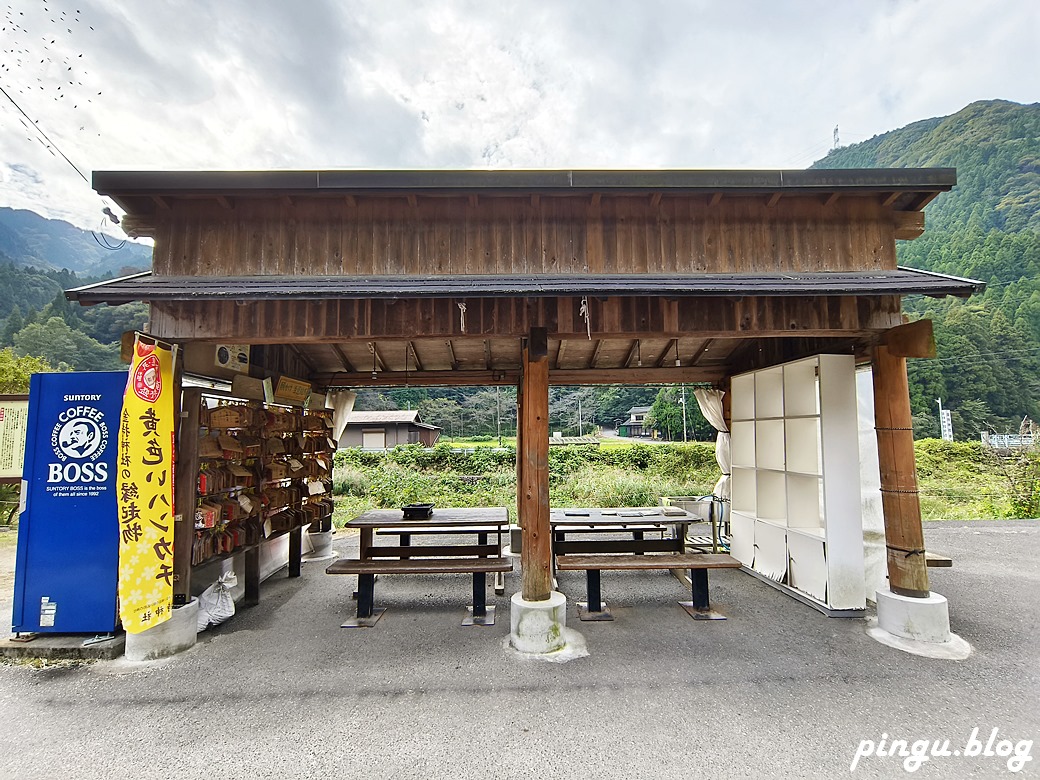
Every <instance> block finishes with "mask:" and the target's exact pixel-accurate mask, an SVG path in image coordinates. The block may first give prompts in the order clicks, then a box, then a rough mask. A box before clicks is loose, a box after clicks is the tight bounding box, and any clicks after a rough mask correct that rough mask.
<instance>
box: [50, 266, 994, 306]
mask: <svg viewBox="0 0 1040 780" xmlns="http://www.w3.org/2000/svg"><path fill="white" fill-rule="evenodd" d="M984 287H985V285H984V284H983V283H982V282H978V281H975V280H972V279H961V278H959V277H955V276H945V275H942V274H935V273H930V272H928V271H919V270H915V269H910V268H898V269H896V270H894V271H862V272H817V273H770V274H762V273H755V274H638V275H637V274H597V275H573V274H571V275H455V276H231V277H227V276H153V275H152V274H150V273H143V274H136V275H134V276H127V277H123V278H121V279H113V280H111V281H107V282H101V283H98V284H92V285H87V286H85V287H77V288H75V289H72V290H68V291H66V293H65V295H66V297H67V298H68V299H69V300H72V301H79V302H80V303H82V304H92V303H109V304H119V303H129V302H131V301H184V300H195V301H199V300H308V299H324V300H328V299H336V298H356V299H361V298H388V299H396V298H501V297H516V296H523V297H555V296H585V295H589V296H594V297H606V296H652V297H664V298H676V297H714V296H727V297H728V296H769V297H775V296H792V295H796V296H806V295H811V296H820V295H914V294H921V295H930V296H944V295H955V296H960V297H967V296H969V295H972V294H973V293H977V292H980V291H981V290H982V289H983V288H984Z"/></svg>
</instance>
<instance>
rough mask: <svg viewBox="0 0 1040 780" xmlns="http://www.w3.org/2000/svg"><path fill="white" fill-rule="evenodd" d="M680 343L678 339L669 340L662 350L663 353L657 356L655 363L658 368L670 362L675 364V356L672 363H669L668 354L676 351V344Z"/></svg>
mask: <svg viewBox="0 0 1040 780" xmlns="http://www.w3.org/2000/svg"><path fill="white" fill-rule="evenodd" d="M678 343H679V340H678V339H671V340H670V341H669V342H668V344H667V346H665V348H664V349H663V350H662V351H661V354H660V355H658V356H657V360H656V361H654V365H655V366H657V367H658V368H661V367H662V366H665V365H669V364H670V365H674V364H675V362H674V358H673V360H672V361H671V363H669V361H668V356H669V355H671V354H673V353H674V351H675V345H676V344H678Z"/></svg>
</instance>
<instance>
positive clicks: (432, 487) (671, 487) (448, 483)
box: [333, 440, 1040, 524]
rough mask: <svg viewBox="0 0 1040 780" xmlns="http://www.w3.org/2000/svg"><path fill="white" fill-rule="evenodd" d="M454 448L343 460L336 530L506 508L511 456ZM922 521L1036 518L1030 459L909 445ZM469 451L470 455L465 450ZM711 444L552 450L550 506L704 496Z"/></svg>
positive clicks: (709, 482) (511, 500) (511, 496)
mask: <svg viewBox="0 0 1040 780" xmlns="http://www.w3.org/2000/svg"><path fill="white" fill-rule="evenodd" d="M486 444H487V443H486V442H472V446H468V445H466V446H463V444H462V441H461V440H457V441H455V442H451V443H441V444H439V445H438V446H437V447H435V448H433V449H432V450H421V449H419V448H414V447H411V448H410V447H403V448H398V449H397V450H390V451H387V452H385V453H383V452H377V453H360V452H353V451H352V452H349V453H348V452H346V451H343V452H341V453H340V454H339V455H337V462H336V467H335V473H334V483H333V487H334V490H335V493H336V495H337V509H336V520H337V522H338V523H339V524H342V523H343V522H345V521H346V520H347V519H349V518H350V517H353V516H355V515H357V514H359V513H360V512H363V511H365V510H367V509H372V508H377V507H383V508H393V507H399V506H403V505H404V504H407V503H412V502H416V501H424V502H426V501H428V502H433V503H435V504H437V505H439V506H491V505H494V506H506V507H509V508H510V511H513V508H514V507H515V505H516V471H515V460H514V458H515V454H514V451H513V449H512V448H511V447H510V446H507V447H506V449H505V451H502V450H498V449H496V448H497V444H498V442H497V440H496V441H495V442H494V443H493V444H494V446H493V447H492V448H487V447H486V446H483V445H486ZM915 449H916V455H917V471H918V481H919V489H920V497H921V511H922V516H923V517H924V519H926V520H967V519H987V518H990V519H994V518H1014V517H1018V518H1022V517H1029V518H1031V517H1036V516H1037V515H1038V514H1040V513H1038V511H1037V503H1038V497H1040V479H1038V478H1037V472H1038V469H1037V463H1038V459H1037V457H1036V455H1035V454H1033V455H1030V456H1027V457H1014V458H999V457H997V456H996V455H995V454H994V453H993V452H992V451H990V450H988V449H986V448H985V447H983V446H982V445H981V443H978V442H942V441H937V440H924V441H920V442H917V443H916V445H915ZM466 450H471V451H466ZM719 474H720V472H719V468H718V465H717V464H716V463H715V455H714V445H712V444H708V443H690V444H629V443H622V442H613V443H610V444H609V445H604V446H601V447H552V448H551V449H550V451H549V500H550V503H551V504H552V505H553V506H558V507H568V506H647V505H656V504H657V503H658V502H659V500H660V498H661V497H662V496H679V495H704V494H707V493H710V492H711V490H712V486H713V485H714V484H715V482H716V480H717V479H718V477H719Z"/></svg>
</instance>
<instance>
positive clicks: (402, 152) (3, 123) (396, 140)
mask: <svg viewBox="0 0 1040 780" xmlns="http://www.w3.org/2000/svg"><path fill="white" fill-rule="evenodd" d="M2 24H3V31H2V32H0V37H2V40H3V47H2V48H3V53H2V58H3V59H2V62H0V87H2V88H3V90H4V92H5V93H6V95H3V94H0V147H2V155H0V160H2V162H0V205H6V206H11V207H15V208H28V209H32V210H34V211H37V212H39V213H41V214H44V215H45V216H48V217H55V218H61V219H66V220H68V221H70V222H73V223H74V224H77V225H79V226H81V227H86V228H94V229H96V228H97V227H98V225H99V223H100V220H101V208H102V207H103V206H104V205H105V204H104V203H103V202H102V200H101V199H100V198H99V197H98V196H97V195H96V194H95V193H93V191H92V190H91V189H90V187H89V185H88V184H87V183H86V182H85V181H84V179H83V178H81V177H80V175H79V174H78V173H77V172H76V170H75V169H74V167H75V168H78V169H79V171H81V172H82V173H83V175H84V176H85V178H86V179H88V180H89V179H90V174H91V171H93V170H170V169H179V170H196V169H197V170H202V169H220V170H239V169H245V170H248V169H291V168H306V169H313V168H323V169H327V168H499V169H505V168H596V167H609V168H804V167H806V166H808V165H809V164H811V163H812V162H813V161H814V160H816V159H818V158H820V157H822V156H823V155H824V154H826V152H827V150H828V149H830V148H831V146H832V145H833V134H834V128H835V127H836V126H837V127H838V128H839V137H840V142H841V143H842V144H848V143H854V142H857V141H862V140H865V139H866V138H869V137H871V136H873V135H876V134H878V133H883V132H886V131H888V130H892V129H895V128H897V127H901V126H903V125H905V124H908V123H910V122H913V121H916V120H919V119H924V118H928V117H933V116H941V115H947V114H952V113H954V112H956V111H958V110H960V109H961V108H963V107H964V106H965V105H967V104H968V103H971V102H972V101H975V100H986V99H993V98H1002V99H1006V100H1013V101H1016V102H1020V103H1032V102H1036V101H1038V100H1040V46H1038V45H1037V41H1038V40H1040V2H1037V0H1004V2H999V3H998V2H985V1H983V2H979V0H899V1H898V2H897V1H895V0H887V1H886V0H871V1H869V2H868V0H860V1H858V2H853V1H852V0H842V1H839V0H788V1H787V2H777V0H687V1H686V2H682V1H680V0H674V1H673V2H666V1H665V0H632V2H626V3H622V2H614V1H613V0H600V1H599V2H591V0H590V1H589V2H576V1H574V2H570V1H568V0H528V1H527V2H523V3H521V2H488V0H484V2H475V1H474V2H467V1H466V0H458V1H452V0H440V1H439V2H422V3H420V2H418V0H415V1H414V2H404V1H403V0H371V2H347V0H340V1H339V2H334V1H333V0H296V2H289V1H288V0H147V2H117V1H116V0H104V1H103V2H102V1H101V0H20V1H19V2H14V3H13V4H11V5H8V6H7V8H6V11H5V13H4V17H3V21H2ZM23 112H24V113H23ZM34 127H35V128H36V129H34ZM66 157H67V158H68V160H66V159H65V158H66Z"/></svg>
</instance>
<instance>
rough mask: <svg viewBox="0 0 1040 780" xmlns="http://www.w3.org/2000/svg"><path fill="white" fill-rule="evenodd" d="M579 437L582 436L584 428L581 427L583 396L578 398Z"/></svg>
mask: <svg viewBox="0 0 1040 780" xmlns="http://www.w3.org/2000/svg"><path fill="white" fill-rule="evenodd" d="M579 392H580V391H579ZM578 435H579V436H581V435H582V427H581V396H580V395H579V396H578Z"/></svg>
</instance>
